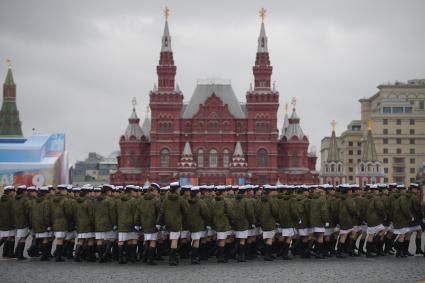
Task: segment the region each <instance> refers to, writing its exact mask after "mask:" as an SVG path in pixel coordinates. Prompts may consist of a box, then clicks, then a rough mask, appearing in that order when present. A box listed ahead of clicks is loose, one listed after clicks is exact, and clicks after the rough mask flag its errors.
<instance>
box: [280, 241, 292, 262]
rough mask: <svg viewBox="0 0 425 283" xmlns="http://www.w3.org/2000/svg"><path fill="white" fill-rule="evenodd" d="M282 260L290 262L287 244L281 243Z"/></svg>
mask: <svg viewBox="0 0 425 283" xmlns="http://www.w3.org/2000/svg"><path fill="white" fill-rule="evenodd" d="M282 259H283V260H291V259H292V258H290V257H289V243H286V242H284V243H282Z"/></svg>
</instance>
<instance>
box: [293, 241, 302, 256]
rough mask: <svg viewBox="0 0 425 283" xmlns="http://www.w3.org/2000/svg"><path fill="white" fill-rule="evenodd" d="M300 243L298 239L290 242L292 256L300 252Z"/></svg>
mask: <svg viewBox="0 0 425 283" xmlns="http://www.w3.org/2000/svg"><path fill="white" fill-rule="evenodd" d="M300 243H301V240H300V239H297V240H295V242H292V247H291V252H292V255H293V256H296V255H299V254H300V249H299V247H300Z"/></svg>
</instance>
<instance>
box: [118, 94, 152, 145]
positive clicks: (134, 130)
mask: <svg viewBox="0 0 425 283" xmlns="http://www.w3.org/2000/svg"><path fill="white" fill-rule="evenodd" d="M132 104H133V111H132V112H131V115H130V118H128V126H127V129H126V130H125V133H124V135H123V136H122V137H121V139H124V140H126V141H131V140H140V139H141V138H142V137H143V136H144V137H145V138H146V136H145V134H144V133H143V130H142V128H141V127H140V124H139V123H140V119H139V117H137V114H136V105H137V101H136V98H133V101H132Z"/></svg>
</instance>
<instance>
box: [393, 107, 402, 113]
mask: <svg viewBox="0 0 425 283" xmlns="http://www.w3.org/2000/svg"><path fill="white" fill-rule="evenodd" d="M393 113H403V107H393Z"/></svg>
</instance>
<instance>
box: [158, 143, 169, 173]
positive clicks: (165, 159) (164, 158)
mask: <svg viewBox="0 0 425 283" xmlns="http://www.w3.org/2000/svg"><path fill="white" fill-rule="evenodd" d="M160 161H161V167H162V168H168V166H169V163H170V151H169V150H168V149H166V148H163V149H162V150H161V153H160Z"/></svg>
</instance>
